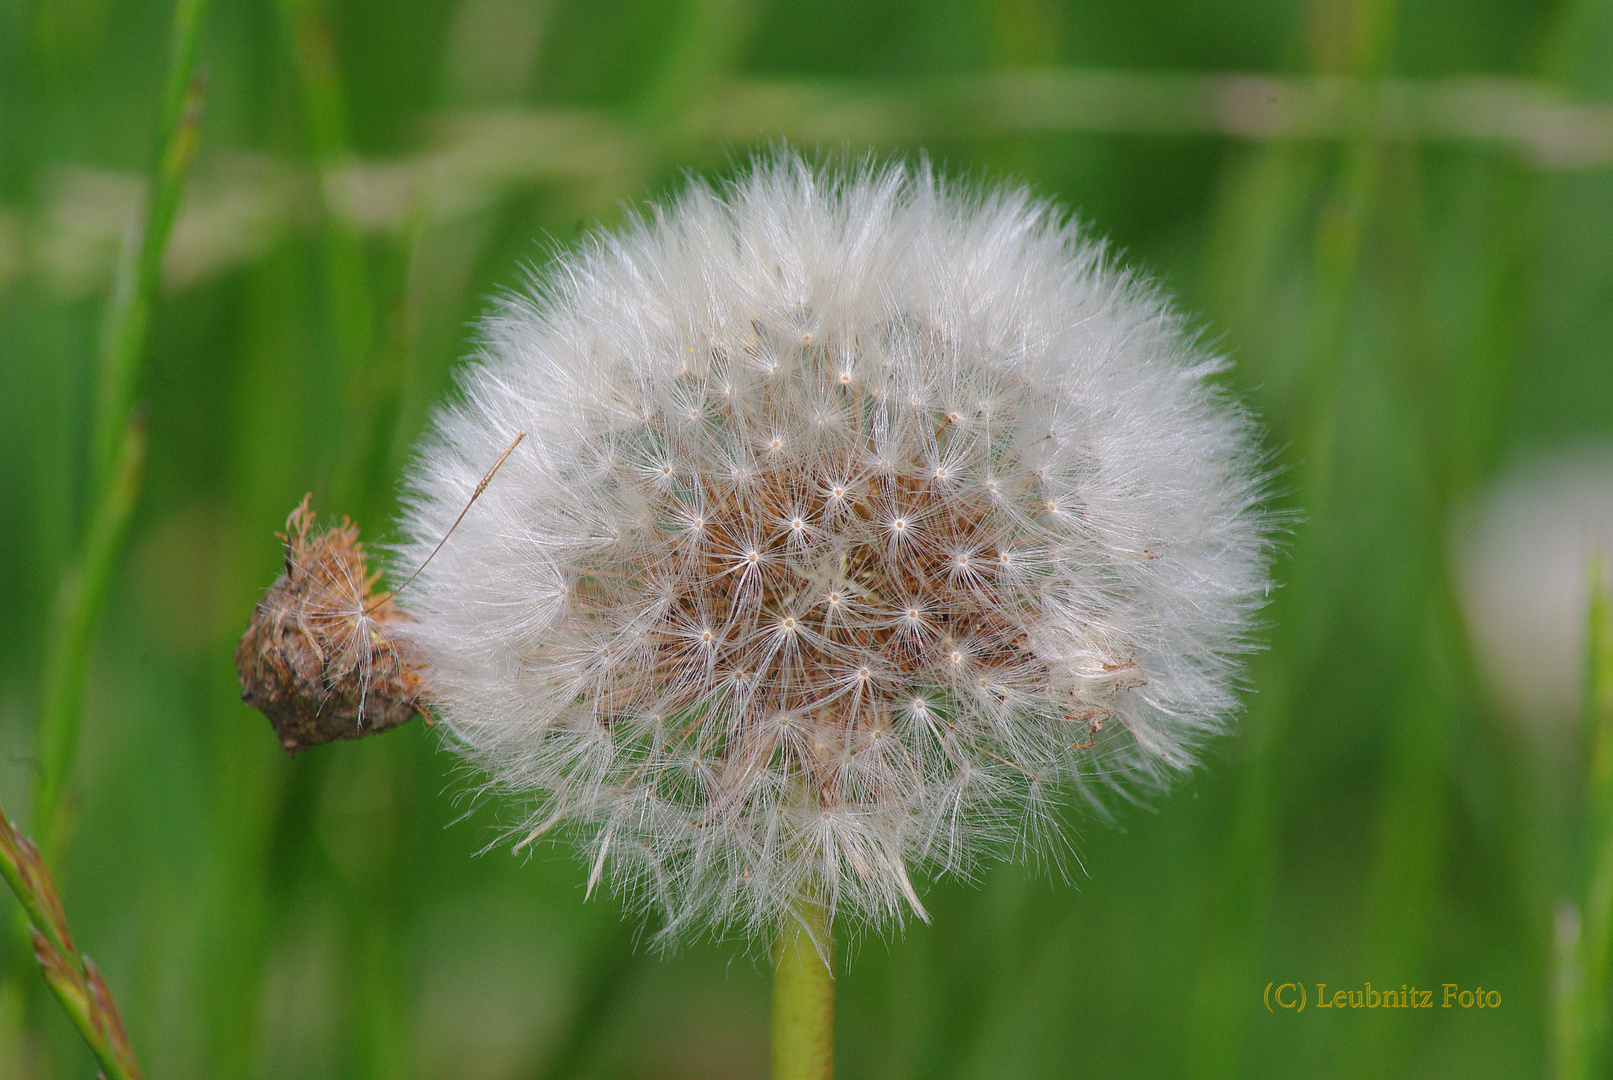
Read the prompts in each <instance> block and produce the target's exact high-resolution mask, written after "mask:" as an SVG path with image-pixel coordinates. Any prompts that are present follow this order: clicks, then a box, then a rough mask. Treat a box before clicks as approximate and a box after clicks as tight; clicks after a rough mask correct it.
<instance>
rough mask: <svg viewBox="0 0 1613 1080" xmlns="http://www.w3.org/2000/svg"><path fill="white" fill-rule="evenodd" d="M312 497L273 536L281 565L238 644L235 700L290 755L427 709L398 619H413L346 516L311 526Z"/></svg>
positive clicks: (390, 724) (416, 665)
mask: <svg viewBox="0 0 1613 1080" xmlns="http://www.w3.org/2000/svg"><path fill="white" fill-rule="evenodd" d="M310 497H311V496H308V495H304V496H303V500H302V502H301V503H300V504H299V505H298V506H297V508H296V509H295V510H293V511H292V512H291V516H290V517H288V518H287V519H286V531H285V532H284V533H277V534H276V535H277V536H279V537H280V539H281V540H283V541H284V542H285V545H286V570H285V573H283V574H281V575H280V576H279V577H278V578H276V579H275V582H274V584H273V585H271V586H270V587H269V591H268V592H267V593H265V594H264V596H263V599H261V600H259V601H258V605H257V607H256V608H255V609H254V610H253V612H252V619H251V621H250V622H249V623H248V624H247V628H246V633H244V634H242V635H241V642H240V644H239V645H237V646H236V647H235V669H236V671H237V673H238V674H239V675H240V677H241V700H243V701H245V702H247V703H248V704H249V705H251V706H252V707H253V708H255V709H257V710H258V711H259V712H261V713H263V715H265V716H267V717H268V718H269V722H270V723H271V724H273V725H274V730H275V733H276V734H277V735H279V736H280V745H281V746H283V747H285V749H286V751H287V753H292V754H294V753H296V752H297V751H298V750H301V749H303V748H304V747H308V746H316V745H318V744H320V743H326V742H331V741H332V740H335V739H356V738H359V737H361V736H364V735H374V734H376V733H378V732H382V731H387V730H389V729H391V728H394V727H397V726H398V725H399V724H401V723H403V722H404V721H406V720H408V719H410V718H411V717H412V716H414V715H415V714H416V713H420V714H421V715H425V710H424V705H423V702H422V695H423V690H424V687H423V686H422V684H421V681H420V675H419V669H420V664H419V662H418V661H417V660H416V659H415V658H414V655H413V653H412V652H411V651H410V649H409V646H408V644H407V643H406V642H404V641H402V640H401V639H400V638H399V637H398V636H397V635H396V634H395V633H394V631H395V629H396V624H397V623H399V622H401V621H404V620H407V619H409V615H408V613H407V612H405V611H404V610H403V609H402V608H399V607H398V606H397V605H396V604H394V603H393V602H392V597H391V594H390V593H373V592H372V590H373V588H374V585H375V581H376V578H378V577H379V576H380V571H378V570H377V571H374V572H372V571H370V570H369V569H368V568H367V566H366V564H365V556H364V548H363V546H362V545H361V544H360V543H359V541H358V526H356V525H354V524H353V523H352V522H351V521H349V520H347V519H346V518H343V519H342V523H341V524H340V525H338V526H336V527H334V528H331V529H329V530H326V531H324V532H315V531H314V514H313V511H311V510H310V509H309V508H308V500H309V498H310Z"/></svg>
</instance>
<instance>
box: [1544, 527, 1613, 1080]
mask: <svg viewBox="0 0 1613 1080" xmlns="http://www.w3.org/2000/svg"><path fill="white" fill-rule="evenodd" d="M1589 629H1590V647H1589V649H1588V651H1587V657H1586V659H1587V661H1588V663H1589V671H1588V672H1587V679H1586V698H1585V706H1586V710H1585V711H1586V718H1585V719H1586V733H1587V736H1588V743H1589V745H1588V752H1589V763H1588V766H1587V768H1586V773H1585V817H1586V826H1587V830H1586V831H1587V835H1586V840H1585V877H1584V882H1583V888H1584V895H1583V899H1582V901H1581V907H1580V912H1579V916H1580V918H1579V925H1578V927H1577V929H1578V939H1577V940H1576V941H1571V942H1569V943H1568V948H1567V949H1565V950H1564V952H1563V954H1562V955H1560V956H1559V967H1560V970H1559V973H1558V981H1559V987H1560V990H1559V993H1560V994H1561V997H1560V999H1559V1006H1558V1008H1559V1013H1558V1016H1557V1018H1556V1019H1557V1036H1558V1055H1559V1058H1558V1065H1559V1070H1560V1072H1559V1075H1560V1076H1561V1077H1563V1078H1564V1080H1581V1078H1589V1077H1592V1076H1600V1075H1602V1068H1601V1066H1602V1063H1603V1062H1605V1061H1606V1060H1607V1045H1606V1044H1607V1034H1608V1032H1607V1010H1608V974H1609V968H1610V967H1613V963H1610V961H1613V582H1610V581H1609V567H1608V565H1607V561H1606V559H1600V558H1599V559H1597V560H1596V562H1595V564H1594V565H1593V566H1592V568H1591V609H1590V627H1589Z"/></svg>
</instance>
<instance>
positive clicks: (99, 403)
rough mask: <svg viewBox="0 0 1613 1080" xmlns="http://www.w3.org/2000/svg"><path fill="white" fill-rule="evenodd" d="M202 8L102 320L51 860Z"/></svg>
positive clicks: (188, 139)
mask: <svg viewBox="0 0 1613 1080" xmlns="http://www.w3.org/2000/svg"><path fill="white" fill-rule="evenodd" d="M205 8H206V0H178V4H177V6H176V7H175V9H174V23H173V37H172V39H171V44H170V48H171V52H170V56H169V61H168V71H167V74H166V77H165V80H164V83H163V96H162V104H161V112H160V114H159V116H158V122H157V146H156V150H155V153H154V154H153V156H152V162H151V173H150V176H149V178H148V183H149V190H148V193H147V202H146V213H145V219H144V221H143V222H142V223H141V228H140V231H139V233H138V234H136V235H135V236H134V237H133V238H132V239H131V242H130V243H129V244H128V245H127V246H126V247H125V249H124V254H123V257H122V260H121V262H120V264H119V267H118V273H117V278H116V281H115V283H114V285H113V290H112V299H111V302H110V304H109V305H108V308H107V315H106V323H105V325H104V327H103V336H102V343H101V344H102V347H101V358H100V371H99V382H98V385H97V396H96V410H95V417H94V419H93V421H92V424H93V428H92V434H91V438H92V440H93V443H92V445H91V447H90V468H91V470H92V471H91V473H90V486H89V496H90V498H91V500H93V501H92V502H91V506H92V508H93V509H92V510H91V512H90V522H89V529H88V532H87V534H86V536H85V539H84V547H83V549H82V550H81V551H80V552H79V561H78V562H77V564H75V565H72V566H70V567H69V568H68V569H67V571H66V572H65V573H64V574H63V576H62V583H61V588H60V591H59V593H58V596H57V605H56V615H55V622H54V625H53V626H52V630H51V636H50V639H49V640H50V645H49V646H48V649H49V651H48V653H47V658H46V662H45V676H44V684H43V686H42V687H41V695H40V710H39V733H38V745H39V757H40V772H41V775H40V777H39V782H38V786H37V787H36V789H35V793H34V818H33V829H34V834H35V835H36V836H37V837H38V840H39V845H40V848H41V849H42V850H43V851H44V852H45V855H46V858H47V859H51V860H54V859H56V858H57V857H58V855H59V851H58V848H59V847H60V845H59V843H58V837H57V826H58V824H59V822H58V820H57V819H58V817H59V809H60V802H61V796H62V791H63V789H64V788H65V787H66V784H67V778H68V776H69V774H70V773H71V772H72V769H73V758H74V755H75V750H76V747H77V744H78V728H79V722H80V713H81V711H82V710H81V704H82V700H83V686H84V670H85V663H86V659H87V657H88V654H89V648H90V640H91V638H92V636H93V634H94V630H95V622H96V619H97V618H98V617H99V615H100V612H101V607H102V603H103V601H104V600H105V597H106V589H107V584H108V582H109V581H110V578H111V574H112V570H113V568H114V566H115V565H116V563H117V556H118V553H119V552H120V551H121V550H122V548H123V539H124V536H125V534H126V532H127V526H128V523H129V517H130V515H131V513H132V512H133V509H134V504H135V501H136V499H137V497H138V495H139V491H140V479H141V474H142V467H143V465H144V461H145V422H144V420H143V419H142V418H140V417H138V416H136V415H135V409H134V391H135V384H136V381H137V378H136V377H137V375H138V373H139V370H140V361H141V358H142V357H143V356H144V355H145V349H146V338H147V336H148V332H149V330H150V327H151V313H152V310H153V308H154V307H155V306H156V299H157V287H158V285H159V284H160V281H161V276H162V257H163V251H164V250H166V248H167V246H168V234H169V232H170V231H171V229H172V227H173V223H174V218H175V217H176V216H177V214H178V209H179V196H180V192H181V190H182V189H183V187H184V178H185V174H186V172H187V170H188V169H189V166H190V162H191V159H192V158H193V157H194V156H195V151H196V136H197V125H198V118H199V113H200V105H201V92H200V89H199V87H198V86H197V85H196V84H195V83H194V82H193V81H192V78H191V76H192V73H193V72H194V71H195V68H196V54H197V51H198V49H199V47H200V41H201V22H202V13H203V11H204V9H205Z"/></svg>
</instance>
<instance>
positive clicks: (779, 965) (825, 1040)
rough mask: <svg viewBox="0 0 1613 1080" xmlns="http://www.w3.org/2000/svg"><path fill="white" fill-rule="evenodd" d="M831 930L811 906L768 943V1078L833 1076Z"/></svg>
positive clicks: (794, 1079)
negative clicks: (770, 996)
mask: <svg viewBox="0 0 1613 1080" xmlns="http://www.w3.org/2000/svg"><path fill="white" fill-rule="evenodd" d="M832 935H833V930H832V928H831V927H830V926H829V925H828V924H827V922H826V920H825V919H824V911H823V906H822V905H821V904H811V905H807V906H804V907H803V908H802V909H801V910H799V911H798V912H797V913H796V918H795V919H793V920H791V921H790V922H788V923H786V924H785V925H784V926H783V927H781V928H780V929H779V936H778V942H777V944H775V945H774V947H773V1080H830V1078H831V1077H832V1076H833V1075H834V1012H835V1004H834V972H833V971H832V970H831V965H832V964H833V958H834V938H833V936H832Z"/></svg>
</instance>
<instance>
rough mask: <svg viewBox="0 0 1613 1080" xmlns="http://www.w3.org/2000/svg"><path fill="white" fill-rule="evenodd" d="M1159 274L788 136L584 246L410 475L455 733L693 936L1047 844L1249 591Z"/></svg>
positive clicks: (1028, 203) (1194, 670)
mask: <svg viewBox="0 0 1613 1080" xmlns="http://www.w3.org/2000/svg"><path fill="white" fill-rule="evenodd" d="M1221 366H1222V362H1221V361H1219V360H1217V359H1215V358H1213V357H1210V356H1207V355H1206V354H1204V353H1203V352H1201V351H1200V349H1199V348H1198V347H1197V345H1196V344H1195V343H1194V341H1193V339H1192V337H1191V335H1190V334H1189V333H1188V332H1187V331H1186V330H1185V329H1184V327H1183V324H1182V320H1181V318H1180V317H1179V316H1178V315H1176V314H1175V313H1174V312H1173V311H1172V310H1171V309H1170V308H1169V307H1168V306H1167V304H1166V302H1165V300H1164V299H1163V298H1162V297H1161V296H1160V295H1159V294H1158V292H1157V291H1155V289H1154V288H1153V287H1152V286H1150V285H1148V284H1146V283H1144V282H1141V281H1139V280H1138V279H1136V278H1134V277H1132V276H1130V275H1129V274H1127V273H1125V272H1122V271H1119V270H1116V269H1115V268H1113V267H1112V266H1111V265H1109V263H1108V262H1107V260H1106V258H1105V255H1104V251H1103V249H1102V247H1101V245H1097V244H1094V243H1092V242H1090V241H1088V240H1087V239H1086V238H1085V237H1084V236H1083V235H1082V233H1081V231H1080V230H1079V228H1078V227H1077V226H1075V225H1073V224H1071V223H1070V222H1069V221H1067V220H1066V219H1065V218H1064V217H1063V216H1062V215H1061V214H1060V213H1059V212H1058V211H1057V210H1055V209H1054V208H1052V207H1050V206H1048V205H1046V204H1044V203H1040V202H1037V201H1035V200H1034V199H1032V198H1031V197H1030V196H1029V195H1027V194H1026V193H1025V192H1023V191H1021V190H1017V189H993V190H987V191H978V190H973V189H964V188H962V187H958V186H954V185H952V184H950V183H947V182H945V181H942V180H940V179H938V178H936V177H935V176H934V175H933V174H932V173H931V172H930V171H929V169H928V167H927V166H919V167H917V168H908V167H904V166H900V165H896V166H890V167H883V168H877V167H863V168H860V169H855V170H850V171H835V170H833V169H820V168H816V167H814V166H811V165H809V164H806V163H804V162H803V161H801V160H800V159H799V158H797V157H795V156H794V155H791V154H789V153H781V154H777V155H774V156H772V157H769V158H766V159H763V160H761V161H760V162H758V163H757V164H755V165H754V166H752V167H751V168H750V169H749V171H747V172H745V173H744V174H743V175H741V176H740V177H739V178H738V179H736V180H734V181H733V182H731V183H729V184H726V185H724V186H721V187H713V186H708V185H706V184H703V183H699V182H695V183H692V184H691V185H690V186H689V187H688V188H687V190H685V191H684V193H683V194H682V195H681V196H679V197H678V198H677V199H676V200H675V201H673V202H672V203H671V204H670V205H668V206H665V207H660V208H657V209H655V210H654V211H653V212H651V213H649V214H647V215H646V216H644V217H643V218H641V219H638V220H636V221H634V222H632V223H631V224H630V225H628V226H627V228H626V229H625V230H623V231H622V232H620V233H618V234H615V235H605V236H601V237H598V238H597V239H595V240H594V241H593V242H592V243H591V244H590V245H588V246H587V247H585V248H584V249H582V250H580V251H577V252H573V253H569V254H565V255H562V256H560V257H559V258H558V259H557V260H556V261H555V263H554V264H553V265H552V266H551V268H550V269H549V270H547V271H546V272H545V273H544V274H543V275H542V276H541V278H539V280H537V281H536V282H535V283H534V285H533V288H532V292H531V294H530V295H522V296H516V297H512V298H509V299H506V300H505V301H504V302H503V303H502V305H501V306H500V308H499V310H498V311H497V312H496V313H495V314H494V315H493V316H491V317H490V318H489V319H488V320H487V321H486V322H485V324H484V327H483V337H482V344H481V349H480V352H479V355H478V357H477V358H476V360H475V362H474V363H472V364H470V365H469V366H468V367H467V368H466V369H465V371H464V373H463V374H462V376H461V388H462V394H461V396H460V399H459V400H458V401H457V402H456V403H454V404H452V405H449V406H446V407H445V408H444V409H443V410H442V411H441V412H440V413H439V414H438V416H437V419H436V424H435V430H434V433H433V434H432V435H431V436H430V437H428V438H427V440H426V441H425V443H424V445H423V448H422V449H421V450H420V452H419V456H418V458H417V459H416V461H415V464H414V467H413V471H412V473H411V480H410V489H409V494H408V498H407V506H408V510H407V512H406V515H405V519H404V523H403V532H404V535H405V537H406V540H405V542H404V543H403V545H402V546H401V548H400V549H399V550H398V551H397V553H396V565H398V566H400V567H408V568H412V567H413V566H414V565H416V564H418V562H419V561H420V560H422V559H423V558H424V557H425V555H426V553H427V552H428V551H429V550H430V549H431V547H432V546H434V545H435V544H436V542H437V540H438V538H440V537H441V536H442V535H443V533H444V531H445V530H446V529H447V528H448V525H449V523H450V522H452V521H453V519H454V517H455V516H456V515H457V514H458V513H459V511H460V509H461V508H462V507H463V505H464V503H465V499H466V497H467V495H468V494H469V493H470V491H471V490H472V489H473V488H474V486H475V485H476V483H477V480H478V479H479V478H480V477H481V475H482V472H483V471H484V470H485V469H486V468H487V466H488V464H489V462H491V461H492V460H493V459H494V458H496V457H497V456H498V454H499V452H500V451H501V449H502V448H503V447H504V446H505V445H506V444H507V443H508V442H509V439H510V436H511V434H512V433H513V432H515V431H517V430H521V429H525V430H527V431H529V432H530V433H531V434H530V437H529V438H528V439H527V440H526V442H525V443H524V444H523V445H522V446H521V447H519V448H518V449H517V451H516V452H515V453H514V454H513V455H512V456H511V457H510V459H509V460H508V462H507V463H506V464H505V465H504V467H503V470H502V471H501V472H500V473H499V474H498V476H497V478H496V479H495V481H494V482H493V483H492V485H491V486H490V487H489V488H488V489H487V491H486V493H485V494H484V495H483V496H482V499H481V501H480V502H479V503H478V504H477V506H476V507H475V508H474V510H473V511H472V512H471V513H470V514H469V515H467V517H466V518H465V521H464V523H463V525H461V527H460V529H459V531H458V532H457V533H456V534H455V536H454V539H453V541H452V542H451V543H450V544H449V545H447V546H446V547H445V548H444V549H443V551H442V553H441V554H440V555H439V556H438V557H437V558H436V560H435V561H433V562H432V563H431V564H430V565H429V566H427V567H426V569H425V570H424V571H423V572H422V573H421V574H420V576H419V578H418V580H417V581H416V582H415V583H414V585H413V586H412V596H411V609H412V612H413V614H414V616H415V618H416V620H417V621H416V622H415V623H413V624H410V627H409V631H408V632H409V633H410V634H411V636H412V638H413V640H414V643H415V644H416V645H417V647H418V648H419V650H420V653H421V655H422V656H423V657H425V659H426V661H427V663H428V665H429V669H428V683H429V686H430V690H431V693H432V696H433V698H434V701H435V703H436V705H437V707H438V709H439V710H440V712H441V715H442V718H443V720H444V721H445V724H446V727H447V729H448V731H449V732H450V734H451V737H452V740H453V742H454V744H455V745H456V747H457V748H458V749H459V750H460V751H461V752H462V753H463V754H465V755H466V756H467V757H468V758H469V759H470V760H471V761H472V762H474V763H475V764H476V765H478V766H479V767H480V768H482V769H483V770H485V772H486V775H487V776H488V777H489V778H490V783H491V785H493V786H495V787H496V788H499V789H501V790H503V791H505V792H507V793H510V794H513V795H516V796H520V797H524V798H525V799H527V800H529V802H528V806H529V807H530V811H531V817H530V819H529V821H528V822H527V824H526V826H525V827H524V828H525V830H526V831H529V832H541V831H543V830H544V829H545V828H547V827H548V826H552V825H556V824H568V825H569V826H570V827H571V828H572V829H573V830H574V831H575V834H576V836H577V837H578V838H579V841H580V843H581V844H582V845H583V846H584V847H585V848H586V852H585V858H586V859H587V861H588V863H589V865H590V867H592V868H593V875H592V877H591V880H590V888H591V887H592V885H593V883H594V882H595V881H597V880H600V879H601V878H602V877H603V878H604V879H605V880H607V881H608V882H609V883H610V884H611V885H612V886H613V887H615V888H617V889H618V890H621V891H623V892H625V893H626V894H628V895H629V896H630V897H631V898H632V899H633V900H634V901H636V902H638V903H640V904H642V905H643V906H645V907H656V908H659V909H661V910H662V911H663V912H664V913H665V915H666V931H665V934H666V935H667V936H668V938H675V937H678V936H681V935H682V934H683V933H685V932H687V931H697V930H703V929H709V930H713V931H717V932H720V931H723V930H727V929H735V928H737V929H741V930H743V931H746V932H749V933H758V934H759V933H766V932H769V931H770V930H771V929H772V928H773V927H774V926H775V925H776V924H777V923H778V921H779V920H780V919H782V918H786V917H788V913H789V912H790V910H791V909H792V908H793V907H796V906H797V905H799V904H800V903H802V902H803V901H807V900H814V901H820V902H824V903H826V904H828V905H829V906H830V908H831V909H832V911H833V912H834V913H836V914H838V915H839V916H841V917H843V918H845V917H849V918H850V919H852V920H853V921H854V922H855V923H857V924H858V925H867V926H873V927H876V928H877V927H879V926H884V925H889V924H890V923H892V922H895V921H899V920H900V919H901V918H902V917H903V914H904V913H905V912H907V911H913V912H916V913H918V914H920V915H921V916H922V915H923V909H922V907H920V902H919V898H918V896H917V894H916V892H915V890H914V886H913V878H914V876H916V875H917V874H919V873H920V872H929V873H959V874H967V873H969V872H970V871H971V870H972V868H973V867H974V866H975V865H976V864H977V862H978V860H979V859H980V858H981V857H982V856H983V855H986V854H988V853H991V852H994V851H996V852H1002V851H1009V850H1012V849H1014V847H1015V846H1016V845H1020V847H1021V850H1024V851H1026V852H1030V853H1032V854H1033V855H1037V856H1043V855H1047V854H1049V853H1050V850H1049V849H1050V847H1052V846H1054V845H1056V843H1057V842H1058V841H1057V840H1056V839H1050V838H1048V836H1047V834H1048V833H1049V832H1054V833H1056V829H1054V828H1052V827H1051V818H1050V814H1051V813H1052V811H1051V809H1050V806H1051V804H1050V801H1049V796H1048V792H1049V791H1050V790H1051V789H1055V788H1058V787H1060V786H1063V787H1064V788H1066V789H1069V790H1075V791H1080V792H1084V793H1086V794H1088V795H1092V796H1097V795H1099V794H1101V789H1102V788H1104V787H1106V786H1115V785H1134V784H1135V783H1136V782H1139V781H1140V782H1141V783H1142V784H1144V785H1148V784H1156V783H1158V782H1160V781H1162V780H1163V779H1165V778H1166V777H1167V776H1168V774H1169V773H1171V772H1172V771H1174V770H1178V769H1181V768H1184V767H1186V766H1188V765H1189V764H1190V763H1191V762H1192V761H1193V759H1194V753H1195V750H1196V749H1197V748H1198V747H1199V746H1200V745H1201V744H1202V743H1203V742H1204V740H1205V739H1206V738H1207V737H1209V736H1210V735H1212V734H1214V733H1216V732H1217V731H1219V730H1221V728H1222V727H1223V726H1224V724H1225V722H1226V719H1227V717H1228V716H1229V714H1230V713H1231V712H1232V711H1233V709H1234V707H1235V698H1234V694H1233V683H1234V680H1235V677H1236V674H1237V659H1238V656H1239V655H1240V654H1241V653H1242V652H1243V651H1245V650H1246V648H1247V647H1248V638H1247V634H1248V632H1249V630H1250V627H1251V622H1252V618H1253V615H1254V613H1255V611H1256V609H1257V608H1258V607H1259V605H1260V603H1261V601H1262V599H1263V597H1264V593H1265V584H1266V574H1267V552H1268V540H1269V533H1270V529H1269V519H1268V518H1267V517H1266V516H1265V515H1264V513H1263V512H1262V511H1261V510H1260V508H1259V499H1260V495H1261V488H1262V485H1263V474H1262V468H1261V465H1260V457H1259V453H1258V451H1257V448H1256V445H1257V439H1258V435H1257V431H1256V429H1255V427H1254V425H1253V424H1252V422H1251V421H1250V419H1249V418H1248V416H1247V415H1246V414H1245V413H1244V412H1243V411H1242V410H1241V409H1240V408H1239V406H1238V405H1237V404H1236V403H1234V402H1232V401H1231V400H1229V399H1228V398H1227V397H1226V396H1225V395H1223V394H1222V393H1221V392H1219V391H1218V390H1216V389H1215V388H1214V387H1213V386H1212V385H1211V384H1210V383H1209V382H1208V381H1207V379H1208V377H1209V376H1210V375H1211V374H1213V373H1214V372H1215V371H1217V370H1218V369H1219V368H1220V367H1221Z"/></svg>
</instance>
